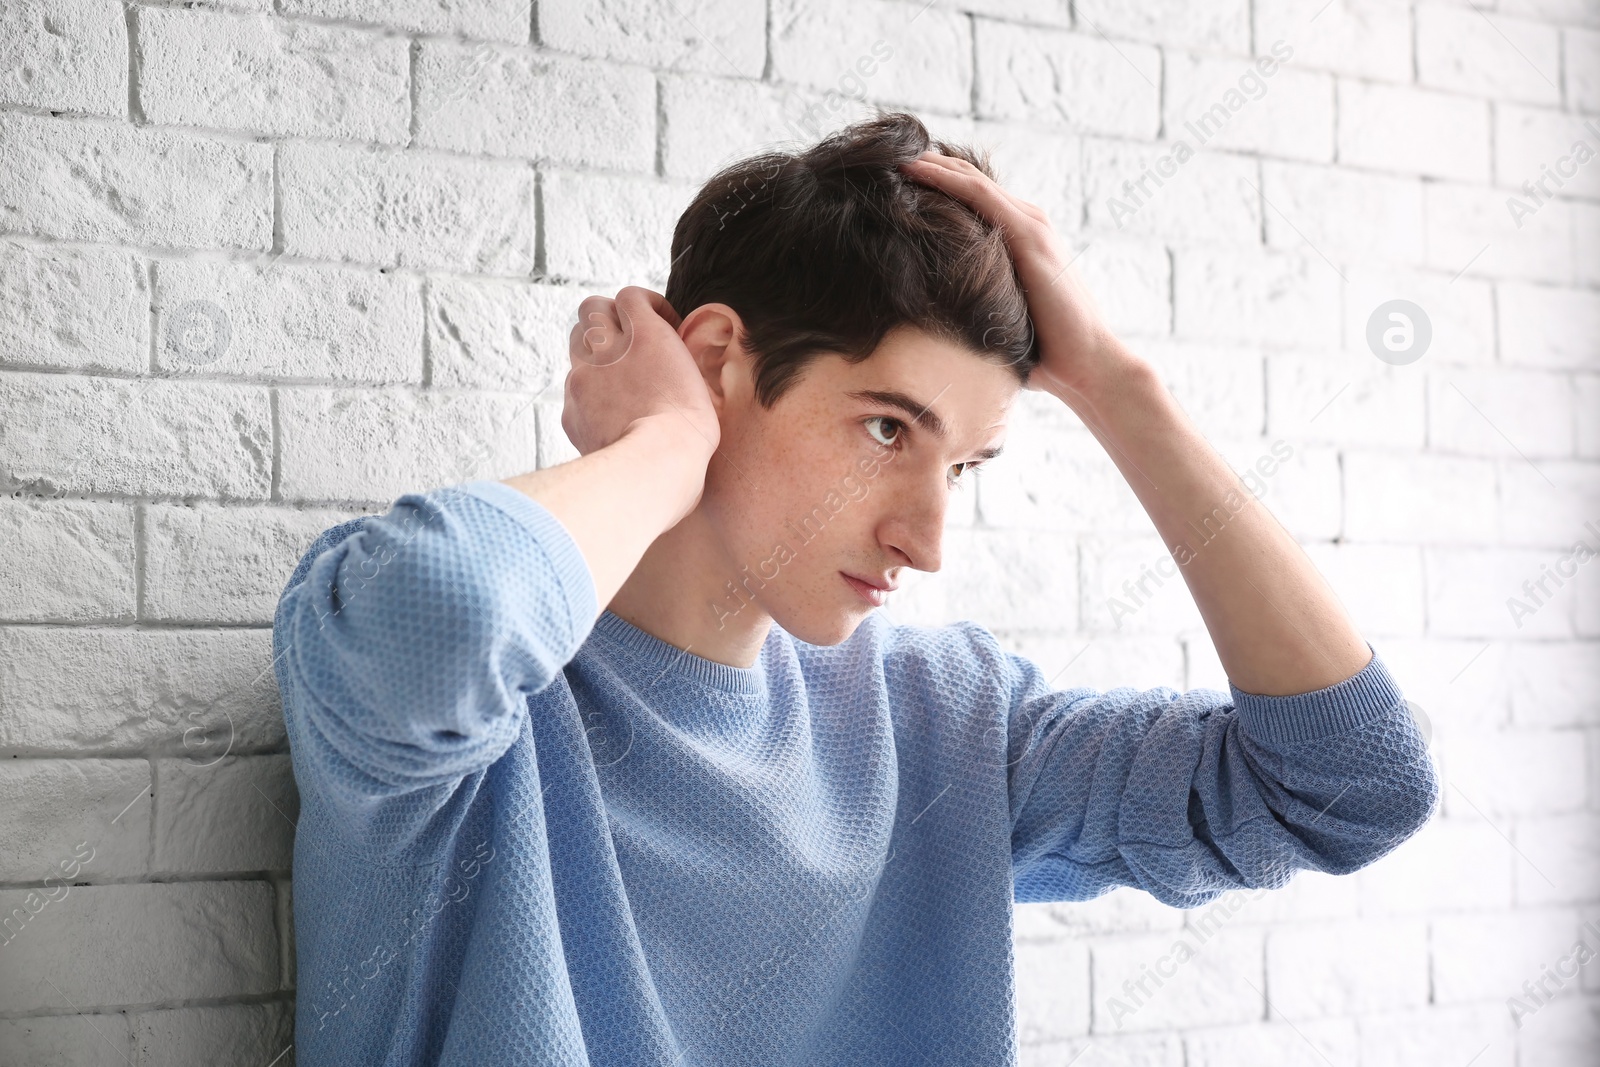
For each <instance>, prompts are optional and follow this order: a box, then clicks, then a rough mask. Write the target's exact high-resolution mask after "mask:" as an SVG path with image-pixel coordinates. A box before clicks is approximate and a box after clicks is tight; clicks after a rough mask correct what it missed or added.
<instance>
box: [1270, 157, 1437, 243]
mask: <svg viewBox="0 0 1600 1067" xmlns="http://www.w3.org/2000/svg"><path fill="white" fill-rule="evenodd" d="M1261 180H1262V185H1261V193H1262V197H1263V199H1264V200H1265V202H1266V204H1267V207H1266V210H1265V225H1266V235H1267V244H1268V245H1270V246H1271V247H1274V248H1283V249H1288V250H1290V251H1296V252H1304V253H1307V254H1313V253H1314V254H1316V255H1318V256H1322V257H1324V258H1326V259H1329V260H1332V261H1333V262H1336V263H1346V262H1349V261H1351V260H1359V261H1362V262H1366V263H1372V262H1378V263H1403V264H1420V263H1422V262H1423V261H1424V260H1425V258H1426V251H1425V247H1424V242H1423V212H1422V182H1421V181H1420V180H1419V179H1415V178H1393V177H1388V176H1386V175H1381V174H1364V173H1361V172H1359V171H1349V170H1342V169H1339V168H1335V167H1316V166H1308V165H1304V164H1296V163H1274V162H1271V161H1267V162H1264V163H1262V165H1261Z"/></svg>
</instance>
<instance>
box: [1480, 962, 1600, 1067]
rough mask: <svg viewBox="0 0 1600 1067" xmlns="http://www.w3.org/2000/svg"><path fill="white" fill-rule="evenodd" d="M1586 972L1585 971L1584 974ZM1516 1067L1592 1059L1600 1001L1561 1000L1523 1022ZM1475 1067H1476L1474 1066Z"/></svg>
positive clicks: (1598, 1042) (1598, 1039) (1599, 1042)
mask: <svg viewBox="0 0 1600 1067" xmlns="http://www.w3.org/2000/svg"><path fill="white" fill-rule="evenodd" d="M1587 971H1588V968H1585V972H1586V973H1587ZM1526 1029H1527V1033H1526V1034H1525V1035H1523V1036H1522V1039H1521V1041H1520V1042H1519V1046H1520V1047H1519V1058H1518V1060H1517V1065H1518V1067H1562V1065H1563V1064H1569V1063H1573V1064H1581V1063H1582V1062H1583V1061H1584V1059H1586V1058H1589V1059H1592V1058H1593V1056H1594V1050H1595V1048H1596V1047H1597V1046H1600V998H1597V997H1593V996H1587V997H1564V998H1561V999H1558V1000H1556V1001H1553V1002H1552V1003H1550V1004H1548V1005H1547V1006H1545V1007H1543V1008H1540V1009H1539V1014H1538V1017H1537V1020H1534V1019H1527V1020H1526ZM1474 1067H1476V1065H1474Z"/></svg>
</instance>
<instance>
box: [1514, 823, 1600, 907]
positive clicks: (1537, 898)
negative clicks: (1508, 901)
mask: <svg viewBox="0 0 1600 1067" xmlns="http://www.w3.org/2000/svg"><path fill="white" fill-rule="evenodd" d="M1516 840H1517V848H1518V849H1519V850H1520V855H1519V856H1518V860H1517V863H1516V867H1515V869H1516V873H1517V903H1518V904H1581V903H1587V902H1590V901H1592V900H1593V899H1594V887H1595V884H1596V883H1597V882H1600V814H1596V813H1595V812H1592V811H1589V812H1572V813H1570V814H1565V815H1549V816H1544V817H1537V818H1524V819H1522V820H1520V821H1518V823H1517V834H1516Z"/></svg>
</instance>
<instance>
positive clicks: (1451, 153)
mask: <svg viewBox="0 0 1600 1067" xmlns="http://www.w3.org/2000/svg"><path fill="white" fill-rule="evenodd" d="M1337 97H1338V108H1339V155H1338V158H1339V162H1341V163H1346V164H1351V165H1353V166H1357V167H1371V168H1372V169H1374V170H1384V171H1390V172H1398V173H1401V174H1421V175H1425V176H1428V177H1432V178H1455V179H1457V180H1459V181H1465V182H1477V183H1479V184H1485V183H1487V182H1488V180H1489V105H1488V104H1487V103H1485V102H1483V101H1481V100H1470V99H1467V98H1466V97H1462V96H1456V95H1454V94H1450V93H1439V92H1431V91H1428V90H1423V89H1414V88H1410V87H1408V86H1392V85H1378V84H1368V83H1364V82H1358V81H1348V80H1345V79H1342V78H1341V79H1340V80H1339V86H1338V92H1337Z"/></svg>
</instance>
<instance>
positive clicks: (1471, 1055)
mask: <svg viewBox="0 0 1600 1067" xmlns="http://www.w3.org/2000/svg"><path fill="white" fill-rule="evenodd" d="M1356 1028H1357V1029H1358V1030H1359V1031H1360V1033H1361V1049H1360V1053H1361V1058H1360V1060H1359V1061H1357V1062H1360V1063H1361V1064H1362V1065H1363V1067H1410V1065H1412V1064H1417V1063H1461V1064H1466V1063H1470V1064H1472V1067H1514V1062H1515V1058H1516V1045H1517V1041H1516V1036H1515V1032H1514V1029H1513V1027H1512V1024H1511V1019H1510V1016H1509V1013H1507V1012H1503V1011H1500V1012H1491V1011H1485V1010H1483V1008H1482V1007H1478V1006H1475V1007H1472V1008H1437V1007H1433V1008H1428V1009H1425V1010H1420V1009H1414V1010H1412V1011H1405V1012H1384V1013H1383V1014H1380V1015H1372V1016H1366V1017H1363V1018H1360V1019H1357V1020H1356Z"/></svg>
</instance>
